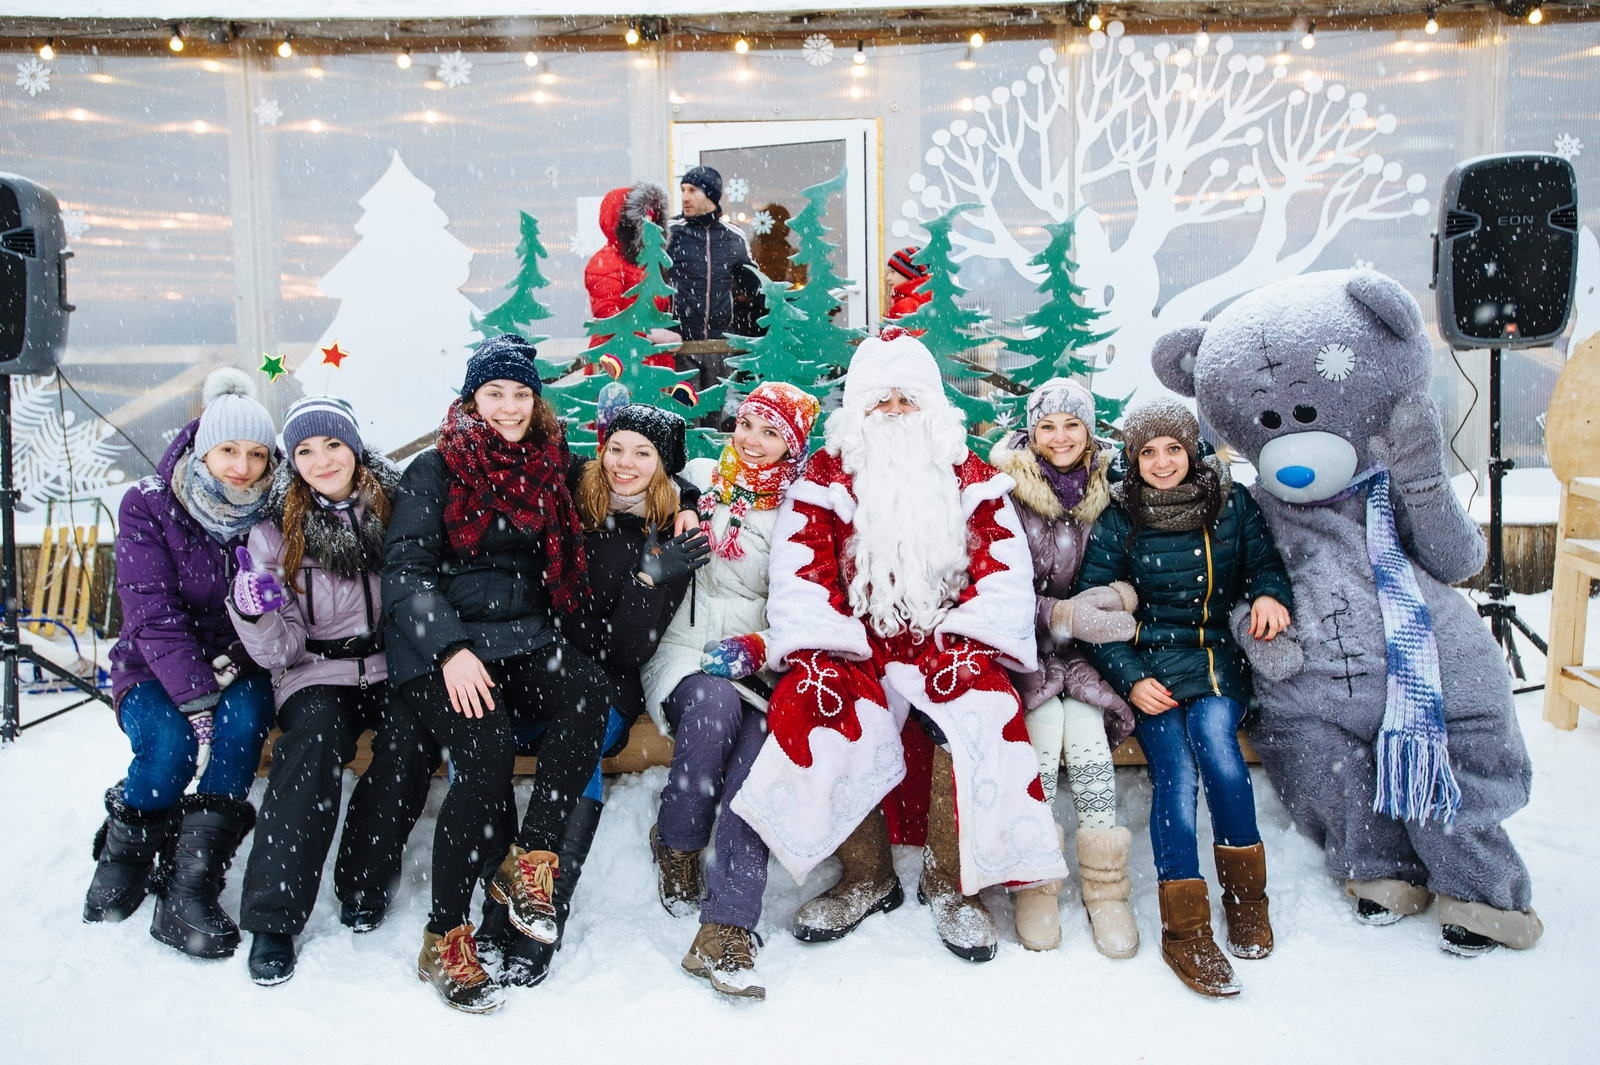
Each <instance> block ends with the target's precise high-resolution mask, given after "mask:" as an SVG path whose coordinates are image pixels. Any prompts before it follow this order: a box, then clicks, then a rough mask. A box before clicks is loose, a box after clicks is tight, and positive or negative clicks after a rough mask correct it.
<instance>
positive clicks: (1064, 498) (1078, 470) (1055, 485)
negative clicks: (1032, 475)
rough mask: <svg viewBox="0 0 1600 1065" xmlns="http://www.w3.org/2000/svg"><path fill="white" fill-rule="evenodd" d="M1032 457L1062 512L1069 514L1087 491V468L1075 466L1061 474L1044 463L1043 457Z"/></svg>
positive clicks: (1081, 500)
mask: <svg viewBox="0 0 1600 1065" xmlns="http://www.w3.org/2000/svg"><path fill="white" fill-rule="evenodd" d="M1033 457H1034V459H1035V461H1037V462H1038V463H1039V472H1040V473H1042V474H1044V479H1045V483H1047V484H1048V485H1049V486H1050V490H1051V491H1053V492H1055V494H1056V499H1057V500H1058V501H1059V502H1060V503H1061V509H1062V510H1064V511H1069V512H1070V511H1071V510H1072V508H1073V507H1075V506H1077V505H1078V504H1079V503H1081V502H1083V493H1084V492H1086V491H1088V490H1089V467H1088V466H1076V467H1074V468H1072V469H1071V470H1069V471H1067V472H1066V473H1062V472H1061V471H1059V470H1057V469H1056V468H1055V467H1054V466H1052V465H1050V463H1048V462H1046V461H1045V460H1044V456H1042V455H1040V454H1038V453H1035V454H1034V456H1033Z"/></svg>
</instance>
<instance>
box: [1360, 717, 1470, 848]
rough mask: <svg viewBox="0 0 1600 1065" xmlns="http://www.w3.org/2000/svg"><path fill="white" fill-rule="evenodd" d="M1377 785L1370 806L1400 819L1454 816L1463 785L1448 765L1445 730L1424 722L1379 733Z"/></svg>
mask: <svg viewBox="0 0 1600 1065" xmlns="http://www.w3.org/2000/svg"><path fill="white" fill-rule="evenodd" d="M1377 760H1378V788H1377V794H1376V795H1375V796H1374V797H1373V800H1372V808H1373V810H1375V811H1376V812H1378V813H1380V814H1384V815H1386V816H1388V817H1393V818H1395V819H1396V820H1400V821H1415V822H1416V823H1417V824H1419V825H1425V824H1427V823H1428V821H1429V820H1430V819H1434V820H1437V821H1439V822H1440V823H1442V824H1449V823H1450V822H1452V821H1454V820H1455V816H1456V813H1457V811H1459V810H1460V809H1461V786H1460V785H1459V784H1457V783H1456V775H1455V771H1454V770H1452V769H1451V768H1450V748H1449V745H1448V743H1447V741H1446V736H1445V734H1444V732H1442V731H1440V730H1438V729H1434V728H1428V727H1426V726H1424V727H1421V728H1418V727H1404V728H1401V729H1390V728H1388V727H1385V728H1384V729H1383V730H1382V731H1380V732H1379V733H1378V750H1377Z"/></svg>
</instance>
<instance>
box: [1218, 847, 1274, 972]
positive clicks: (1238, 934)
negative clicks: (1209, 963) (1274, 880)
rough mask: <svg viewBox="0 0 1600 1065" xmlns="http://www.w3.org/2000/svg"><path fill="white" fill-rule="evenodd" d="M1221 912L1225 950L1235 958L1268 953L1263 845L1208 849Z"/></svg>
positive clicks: (1269, 927) (1269, 929) (1269, 935)
mask: <svg viewBox="0 0 1600 1065" xmlns="http://www.w3.org/2000/svg"><path fill="white" fill-rule="evenodd" d="M1212 851H1213V853H1214V854H1215V856H1216V860H1217V881H1218V882H1219V883H1220V884H1221V886H1222V911H1223V913H1224V914H1226V915H1227V918H1228V953H1229V954H1232V955H1233V956H1234V957H1235V958H1247V959H1248V958H1265V957H1266V956H1267V955H1268V954H1271V953H1272V922H1271V921H1270V920H1268V919H1267V847H1266V844H1264V843H1257V844H1254V845H1252V846H1249V847H1224V846H1220V845H1219V846H1216V847H1213V848H1212Z"/></svg>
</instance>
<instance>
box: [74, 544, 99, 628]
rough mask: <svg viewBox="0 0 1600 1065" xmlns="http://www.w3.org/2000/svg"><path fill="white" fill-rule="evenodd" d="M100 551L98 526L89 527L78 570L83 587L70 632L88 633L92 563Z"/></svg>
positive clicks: (91, 600)
mask: <svg viewBox="0 0 1600 1065" xmlns="http://www.w3.org/2000/svg"><path fill="white" fill-rule="evenodd" d="M99 551H100V526H99V525H91V526H89V534H88V536H87V537H86V538H85V542H84V548H83V566H82V568H81V569H80V571H79V572H80V575H81V581H82V584H83V587H82V588H81V589H79V593H78V595H79V598H78V613H77V616H76V617H73V618H72V619H71V624H72V631H74V632H76V633H77V634H78V635H80V636H81V635H83V634H84V633H86V632H88V631H89V608H90V606H91V605H92V604H93V602H94V562H95V556H96V555H97V554H99Z"/></svg>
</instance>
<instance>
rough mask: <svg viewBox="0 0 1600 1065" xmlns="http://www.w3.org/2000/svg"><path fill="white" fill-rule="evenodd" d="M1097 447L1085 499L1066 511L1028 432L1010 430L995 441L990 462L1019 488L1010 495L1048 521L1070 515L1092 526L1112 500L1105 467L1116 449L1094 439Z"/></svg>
mask: <svg viewBox="0 0 1600 1065" xmlns="http://www.w3.org/2000/svg"><path fill="white" fill-rule="evenodd" d="M1091 443H1092V444H1093V445H1094V448H1095V456H1094V469H1093V470H1092V471H1091V473H1090V474H1089V484H1088V486H1087V487H1086V488H1085V489H1084V492H1083V498H1082V499H1080V500H1078V504H1077V506H1075V507H1073V508H1072V509H1071V510H1070V511H1067V510H1064V509H1063V508H1062V506H1061V500H1059V499H1057V498H1056V494H1055V491H1054V490H1053V489H1051V487H1050V482H1049V481H1047V480H1045V477H1044V473H1043V472H1042V471H1041V470H1040V469H1039V454H1038V452H1036V451H1034V450H1033V447H1032V445H1031V444H1030V443H1029V442H1028V436H1027V434H1026V433H1021V432H1017V433H1010V434H1008V435H1006V436H1004V437H1001V438H1000V439H999V440H997V441H996V442H995V445H994V447H993V449H991V450H990V452H989V462H990V464H991V465H993V466H994V467H995V468H996V469H998V470H999V471H1000V472H1001V473H1004V474H1008V475H1010V477H1011V479H1012V480H1013V481H1016V482H1017V487H1016V488H1015V489H1014V490H1013V491H1012V493H1011V498H1012V499H1014V500H1016V501H1017V502H1018V503H1020V504H1021V505H1022V506H1025V507H1027V508H1028V509H1029V510H1031V511H1033V512H1034V513H1035V514H1037V515H1039V516H1040V517H1041V518H1044V519H1045V520H1046V521H1059V520H1060V519H1061V518H1063V517H1066V518H1071V519H1072V520H1073V521H1075V522H1077V523H1078V524H1080V525H1093V524H1094V523H1095V520H1096V519H1097V518H1099V517H1100V515H1101V513H1102V512H1103V511H1104V510H1105V509H1106V505H1107V504H1108V503H1109V502H1110V500H1111V493H1110V486H1109V484H1108V482H1107V477H1106V470H1107V468H1108V467H1109V466H1110V465H1111V460H1112V458H1113V457H1114V456H1115V454H1116V451H1115V449H1114V448H1112V446H1111V445H1110V444H1108V443H1106V442H1105V441H1103V440H1099V439H1092V440H1091Z"/></svg>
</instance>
